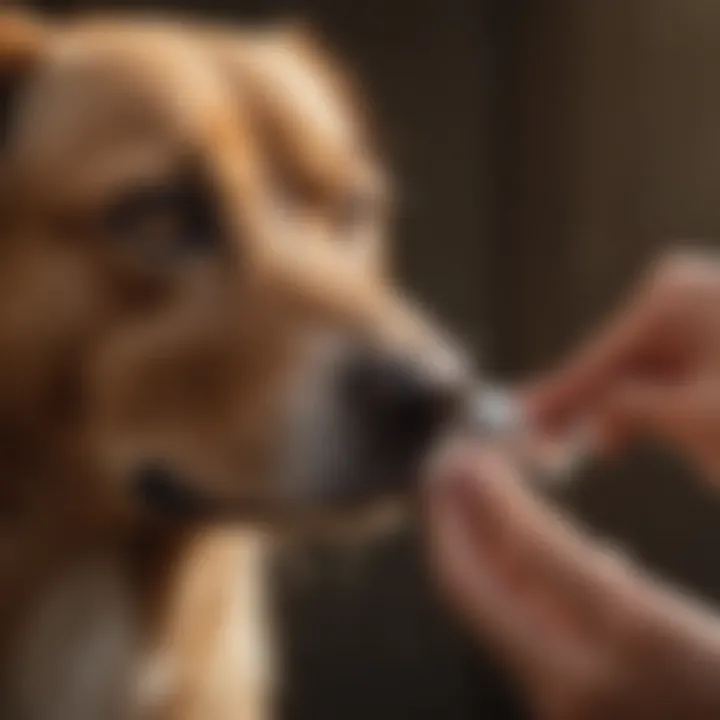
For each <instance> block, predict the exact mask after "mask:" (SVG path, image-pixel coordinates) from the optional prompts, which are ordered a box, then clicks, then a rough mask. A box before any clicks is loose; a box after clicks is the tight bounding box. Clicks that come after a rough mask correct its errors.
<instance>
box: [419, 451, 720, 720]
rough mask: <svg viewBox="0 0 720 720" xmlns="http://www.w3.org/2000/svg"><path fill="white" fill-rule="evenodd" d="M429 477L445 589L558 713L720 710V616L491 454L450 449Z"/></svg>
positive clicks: (544, 713) (541, 702) (434, 554)
mask: <svg viewBox="0 0 720 720" xmlns="http://www.w3.org/2000/svg"><path fill="white" fill-rule="evenodd" d="M430 474H431V478H430V482H429V491H428V495H429V503H428V512H429V528H430V549H431V558H432V561H433V567H434V569H435V571H436V573H437V577H438V579H439V582H440V586H441V588H442V590H443V591H444V594H445V595H446V596H447V598H448V599H449V600H450V602H451V603H452V604H453V606H454V607H455V609H456V610H457V611H458V612H459V613H460V615H461V616H462V617H463V618H464V620H465V621H466V622H467V624H468V626H469V627H470V628H471V629H472V630H473V631H474V632H475V633H476V634H477V635H478V636H479V637H482V638H483V639H485V640H487V641H489V643H490V644H491V645H492V646H493V648H494V649H495V650H496V651H497V652H498V653H499V655H500V657H501V658H502V659H503V660H504V661H505V663H506V664H507V666H508V668H509V669H510V671H511V672H512V673H514V675H515V677H516V679H517V680H518V681H519V684H520V686H521V687H522V688H523V689H524V691H525V693H526V697H527V701H528V703H529V706H530V709H531V711H532V713H533V715H532V716H533V717H538V718H541V719H543V720H544V719H545V718H547V719H548V720H595V719H597V720H608V719H609V718H613V720H623V719H625V718H627V719H628V720H630V719H632V720H643V719H644V718H652V719H653V720H663V719H664V718H667V719H668V720H669V719H671V718H674V719H676V720H679V719H680V718H682V719H683V720H693V719H694V718H697V719H698V720H701V719H702V720H705V719H706V718H710V717H720V684H719V683H718V682H717V678H718V677H720V623H719V622H718V620H717V619H716V618H715V617H714V616H713V615H712V614H711V613H710V612H708V611H707V610H705V609H704V608H702V607H700V606H699V605H697V604H693V603H692V602H691V601H690V600H689V599H687V598H684V597H682V596H680V595H678V594H677V593H675V592H673V591H672V590H670V589H669V588H666V587H663V586H662V585H660V584H659V583H657V582H655V581H654V580H652V579H650V578H649V577H647V576H643V575H642V574H641V573H640V572H638V571H637V570H636V569H635V568H634V567H633V566H632V565H631V564H630V563H629V562H627V561H626V560H624V559H623V558H622V557H620V556H618V555H617V554H614V553H613V552H612V551H611V550H610V549H609V548H608V547H604V546H603V545H602V544H601V543H599V542H598V541H596V540H594V539H591V538H590V537H588V536H587V534H586V533H584V532H582V531H581V530H580V529H578V528H576V527H573V526H572V525H571V524H570V523H569V522H567V521H566V520H564V519H562V518H561V517H560V516H558V515H557V514H556V513H555V512H553V511H552V510H551V509H550V507H549V506H547V505H546V504H544V503H543V502H542V501H540V500H539V499H538V498H536V497H535V496H534V495H533V494H532V492H531V490H530V489H528V486H527V484H526V483H523V482H522V481H521V479H520V477H519V476H518V474H517V472H516V470H515V469H514V468H513V467H512V465H511V464H510V463H509V462H508V461H507V459H505V458H504V457H503V456H502V455H501V454H500V453H498V452H497V451H495V450H492V449H486V448H480V447H477V446H472V445H466V446H462V447H456V448H454V449H452V450H449V451H447V452H445V453H443V456H442V457H441V458H440V459H439V460H438V462H437V463H435V464H434V467H433V469H432V471H431V473H430Z"/></svg>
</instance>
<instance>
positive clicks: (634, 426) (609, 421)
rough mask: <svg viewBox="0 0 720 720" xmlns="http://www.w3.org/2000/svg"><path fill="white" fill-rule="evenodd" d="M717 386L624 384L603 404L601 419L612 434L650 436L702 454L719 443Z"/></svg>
mask: <svg viewBox="0 0 720 720" xmlns="http://www.w3.org/2000/svg"><path fill="white" fill-rule="evenodd" d="M719 419H720V387H718V386H717V385H716V384H715V383H710V382H705V381H691V382H687V383H682V384H670V385H653V384H650V383H640V382H634V383H625V384H623V386H622V387H620V388H618V389H616V390H615V391H614V392H613V393H612V394H611V395H610V396H609V397H608V398H607V399H606V400H605V402H604V403H603V412H602V422H603V424H604V426H605V428H607V429H608V430H607V431H608V432H609V433H610V434H612V435H614V436H615V437H620V438H623V439H626V438H628V437H633V436H637V435H650V436H654V437H656V438H658V439H660V440H665V441H669V442H671V443H672V444H673V445H676V446H679V447H680V448H682V449H684V450H686V451H690V452H692V453H696V454H698V453H699V454H701V455H705V454H706V453H708V452H709V451H711V450H713V451H714V450H715V448H716V447H717V443H718V442H720V431H719V430H718V420H719Z"/></svg>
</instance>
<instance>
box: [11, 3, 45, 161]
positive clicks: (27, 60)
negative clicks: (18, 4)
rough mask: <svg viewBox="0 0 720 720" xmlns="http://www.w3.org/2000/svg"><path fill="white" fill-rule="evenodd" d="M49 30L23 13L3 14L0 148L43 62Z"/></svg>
mask: <svg viewBox="0 0 720 720" xmlns="http://www.w3.org/2000/svg"><path fill="white" fill-rule="evenodd" d="M48 44H49V31H48V29H47V28H46V26H44V25H43V24H42V23H41V22H40V21H39V20H37V19H36V18H34V17H32V16H31V15H29V14H26V13H23V12H21V11H10V10H6V11H2V12H0V148H2V147H4V146H5V145H6V143H7V138H8V133H9V131H10V129H11V125H12V117H13V108H14V104H15V100H16V98H17V96H18V93H19V92H20V91H21V90H22V88H23V87H24V86H25V84H26V83H27V81H28V79H29V78H30V76H31V75H32V73H33V71H34V70H35V69H36V68H37V66H38V65H39V63H40V62H41V60H42V58H43V56H44V54H45V50H46V48H47V46H48Z"/></svg>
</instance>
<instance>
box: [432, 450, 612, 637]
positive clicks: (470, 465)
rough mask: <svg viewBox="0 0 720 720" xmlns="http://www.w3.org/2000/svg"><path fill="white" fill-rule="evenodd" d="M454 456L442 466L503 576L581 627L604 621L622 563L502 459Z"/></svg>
mask: <svg viewBox="0 0 720 720" xmlns="http://www.w3.org/2000/svg"><path fill="white" fill-rule="evenodd" d="M451 460H452V462H451V461H448V462H447V463H446V465H445V467H444V468H441V470H440V471H441V472H444V473H445V478H446V480H445V482H446V483H448V484H450V483H452V484H454V486H455V493H456V495H459V496H460V502H459V504H460V507H461V513H462V515H463V516H464V518H465V519H466V522H467V524H468V527H471V528H472V532H473V533H474V537H475V541H476V544H477V545H478V546H480V547H483V546H488V545H492V547H493V553H494V555H495V556H496V557H499V558H500V559H501V563H499V564H501V565H502V566H503V572H504V575H505V577H509V578H511V580H515V579H516V578H518V577H520V578H522V579H523V580H524V582H525V583H526V584H527V585H531V586H533V587H534V588H537V589H540V591H541V592H542V594H543V595H544V596H545V597H546V599H547V600H548V601H549V602H550V604H553V605H555V606H557V607H558V608H561V609H562V614H563V615H565V616H567V617H570V618H572V619H573V623H574V624H575V625H576V626H578V627H583V628H586V627H593V626H597V625H598V624H599V623H601V622H603V621H604V620H605V617H606V614H607V612H608V603H610V602H615V601H616V600H617V597H618V591H619V587H618V582H619V581H621V580H623V581H624V580H625V577H626V576H625V573H624V568H621V567H620V566H619V565H618V566H616V564H615V563H614V561H611V560H610V559H609V556H608V555H607V554H606V553H603V552H601V551H600V549H599V548H598V547H597V546H596V545H595V544H594V543H592V542H590V541H589V539H588V538H587V537H585V536H584V534H583V533H581V532H580V531H579V530H578V529H577V528H575V527H573V526H572V525H571V524H570V523H569V522H568V521H567V520H566V519H564V518H562V517H561V516H559V515H558V514H557V513H556V512H554V511H553V510H551V509H550V508H549V507H548V506H547V505H545V504H544V503H542V502H541V501H540V500H539V499H538V498H537V497H535V496H534V495H533V494H532V493H531V491H530V490H529V489H528V488H527V486H526V485H525V484H524V483H522V482H521V481H520V479H519V478H518V476H517V474H516V473H515V472H514V470H513V468H512V467H511V466H510V465H509V464H508V462H507V461H506V460H505V459H504V458H503V457H502V456H499V455H498V454H497V453H494V452H492V451H488V450H485V449H477V448H473V449H469V450H466V451H465V453H464V455H459V454H458V455H455V457H454V458H452V459H451ZM453 463H454V464H453ZM439 487H440V488H441V489H442V482H441V483H439ZM508 565H510V566H511V567H510V569H509V570H508Z"/></svg>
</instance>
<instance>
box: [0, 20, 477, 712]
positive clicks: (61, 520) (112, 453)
mask: <svg viewBox="0 0 720 720" xmlns="http://www.w3.org/2000/svg"><path fill="white" fill-rule="evenodd" d="M0 88H1V93H0V94H1V97H2V104H1V105H0V109H1V111H2V112H1V116H0V121H1V127H0V141H1V143H2V149H1V150H0V153H1V158H2V159H1V160H0V178H1V180H0V181H1V182H2V190H1V192H0V197H1V198H2V211H1V212H0V222H1V223H2V233H1V236H0V477H2V480H1V481H0V513H2V517H1V518H0V532H1V535H0V540H1V542H2V545H0V553H1V558H0V579H1V585H0V661H1V665H0V715H2V717H3V718H6V719H8V720H112V719H113V718H117V719H120V720H139V719H141V718H157V719H165V718H167V719H168V720H180V719H186V720H200V719H201V718H202V719H203V720H207V719H209V720H213V719H218V720H229V719H230V718H232V719H233V720H266V719H267V718H269V717H272V707H271V705H272V695H273V688H274V678H273V672H272V658H271V654H270V653H269V648H270V647H271V644H270V643H269V640H268V637H267V635H266V623H265V618H263V617H262V615H263V611H264V601H263V595H262V593H263V583H262V581H261V573H260V570H261V568H262V556H263V548H264V547H265V539H264V536H265V532H266V530H267V528H273V527H277V526H278V525H284V524H287V523H290V524H292V523H294V522H295V521H300V520H305V519H310V518H312V522H316V521H318V520H319V519H320V518H324V517H326V516H327V517H329V516H332V517H337V516H338V514H340V515H342V514H343V512H345V511H346V510H348V509H356V508H363V507H366V506H368V505H370V504H372V503H374V502H375V500H376V499H381V498H384V497H391V496H394V495H397V494H401V493H403V492H404V491H405V490H406V489H407V488H408V487H409V486H410V485H411V483H412V480H411V478H412V475H413V469H414V466H415V465H416V463H417V460H418V458H419V456H420V454H421V452H422V449H423V447H425V445H426V444H427V442H428V440H429V439H430V438H431V437H432V435H433V434H434V433H435V432H436V430H437V428H438V427H439V425H440V424H441V423H442V422H443V421H444V419H445V418H447V417H448V414H449V413H452V412H453V405H454V403H455V402H456V401H457V399H458V398H459V397H460V396H461V395H462V392H463V385H464V383H465V376H466V372H465V370H464V369H463V366H462V361H461V360H460V359H459V355H458V353H456V352H455V351H453V350H451V349H450V348H449V347H448V344H447V343H446V342H445V341H444V340H442V339H441V338H440V335H439V334H438V333H437V332H436V331H435V330H434V329H433V328H431V327H430V326H429V324H428V323H427V322H426V321H425V320H424V319H423V317H422V314H421V313H419V312H416V311H415V310H414V309H413V308H412V306H411V305H410V304H408V303H407V302H405V301H404V300H403V299H402V297H401V296H400V295H399V294H398V293H397V292H395V291H394V290H393V289H392V287H391V285H390V283H389V281H388V279H387V278H386V274H385V269H384V268H385V258H384V250H383V238H382V236H383V230H384V226H385V222H386V216H387V213H388V188H387V178H385V177H384V175H383V171H382V167H381V165H380V163H379V160H378V158H377V157H376V154H375V151H374V148H373V146H372V142H371V139H370V138H369V137H368V135H367V131H366V129H365V127H364V125H365V124H364V122H362V115H363V106H362V104H361V103H360V102H359V100H358V99H357V98H356V97H355V94H354V92H353V89H352V87H351V83H350V81H349V80H348V79H347V77H346V76H345V75H344V74H343V73H342V72H341V71H340V69H339V68H338V67H337V66H336V65H335V64H334V63H333V62H332V61H331V59H330V58H329V57H327V54H326V53H325V52H324V51H323V49H322V48H320V47H318V46H317V43H315V42H314V41H312V40H311V39H310V38H308V37H307V35H306V33H304V32H302V31H298V30H294V29H292V28H283V27H277V28H256V29H248V30H237V31H229V30H228V29H227V28H213V27H200V26H195V25H189V24H187V23H181V22H175V23H173V22H168V21H165V20H162V21H157V20H153V19H149V18H145V19H135V20H133V19H128V20H125V19H116V18H113V19H108V18H106V19H92V20H90V19H88V20H85V21H74V22H71V23H67V24H62V23H51V22H49V21H45V20H41V19H38V18H35V17H30V16H27V15H18V14H10V13H5V14H4V15H0Z"/></svg>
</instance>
